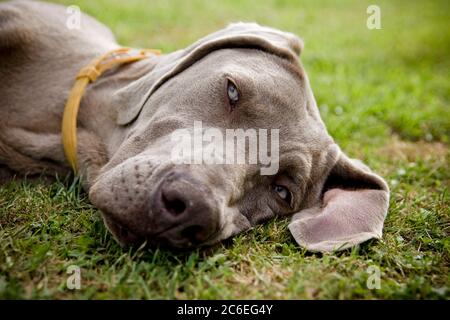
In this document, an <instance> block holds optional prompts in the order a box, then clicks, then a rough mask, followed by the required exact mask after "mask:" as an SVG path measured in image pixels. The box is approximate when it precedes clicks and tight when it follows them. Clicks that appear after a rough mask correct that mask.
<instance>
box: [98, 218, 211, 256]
mask: <svg viewBox="0 0 450 320" xmlns="http://www.w3.org/2000/svg"><path fill="white" fill-rule="evenodd" d="M102 216H103V221H104V222H105V225H106V228H107V229H108V231H109V232H110V233H111V234H112V236H113V237H114V239H115V240H116V241H117V242H118V243H119V245H120V246H121V247H123V248H138V247H140V246H142V245H144V243H145V246H146V247H148V248H154V247H160V248H165V249H169V250H179V251H188V250H193V249H195V248H199V247H207V246H211V245H213V244H216V243H217V242H218V241H217V240H216V241H214V240H213V241H211V240H210V241H207V242H205V243H202V244H192V243H186V242H183V241H171V240H169V239H166V238H164V237H158V236H154V237H142V236H139V235H136V234H135V233H133V232H131V231H130V230H129V229H128V228H126V227H124V226H122V225H120V224H119V223H117V222H115V221H114V220H113V219H111V218H109V217H108V216H107V215H105V214H102Z"/></svg>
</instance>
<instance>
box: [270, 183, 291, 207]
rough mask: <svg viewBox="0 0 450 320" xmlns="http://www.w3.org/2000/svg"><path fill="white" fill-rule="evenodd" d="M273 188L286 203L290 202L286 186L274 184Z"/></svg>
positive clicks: (289, 194)
mask: <svg viewBox="0 0 450 320" xmlns="http://www.w3.org/2000/svg"><path fill="white" fill-rule="evenodd" d="M273 190H274V191H275V192H276V193H277V194H278V196H279V197H280V198H281V199H283V200H284V201H286V202H287V203H290V202H291V193H290V192H289V190H288V189H287V188H286V187H283V186H280V185H274V186H273Z"/></svg>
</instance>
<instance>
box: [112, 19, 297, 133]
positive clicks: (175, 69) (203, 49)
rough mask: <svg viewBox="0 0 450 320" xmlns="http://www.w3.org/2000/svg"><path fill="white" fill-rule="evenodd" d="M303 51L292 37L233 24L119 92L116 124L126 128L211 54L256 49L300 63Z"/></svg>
mask: <svg viewBox="0 0 450 320" xmlns="http://www.w3.org/2000/svg"><path fill="white" fill-rule="evenodd" d="M302 47H303V44H302V42H301V40H300V39H299V38H298V37H296V36H295V35H294V34H292V33H287V32H282V31H279V30H276V29H273V28H269V27H262V26H260V25H258V24H256V23H234V24H231V25H229V26H228V27H227V28H225V29H223V30H220V31H217V32H215V33H212V34H210V35H208V36H206V37H204V38H202V39H200V40H199V41H197V42H195V43H194V44H192V45H191V46H189V47H187V48H186V49H184V50H179V51H176V52H173V53H171V54H168V55H165V56H162V57H161V58H159V61H158V63H157V65H156V66H155V67H154V68H153V70H152V71H151V72H150V73H148V74H147V75H145V76H143V77H141V78H139V79H138V80H136V81H134V82H133V83H131V84H130V85H128V86H126V87H124V88H122V89H121V90H119V91H118V92H116V97H115V98H116V99H117V102H118V103H117V105H118V115H117V123H118V124H120V125H126V124H128V123H130V122H131V121H133V120H134V119H135V118H136V117H137V116H138V115H139V113H140V112H141V110H142V107H143V106H144V104H145V103H146V102H147V100H148V99H149V98H150V96H151V95H152V93H154V92H155V91H156V90H157V89H158V88H159V87H160V86H161V85H162V84H163V83H164V82H166V81H167V80H169V79H170V78H172V77H174V76H175V75H177V74H179V73H180V72H182V71H183V70H185V69H186V68H188V67H189V66H191V65H193V64H194V63H195V62H197V61H198V60H200V59H202V58H203V57H204V56H206V55H207V54H209V53H210V52H212V51H215V50H219V49H226V48H255V49H260V50H263V51H266V52H269V53H272V54H275V55H278V56H280V57H282V58H285V59H288V60H290V61H292V62H294V63H297V60H298V55H299V54H300V52H301V50H302Z"/></svg>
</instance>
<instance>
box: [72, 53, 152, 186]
mask: <svg viewBox="0 0 450 320" xmlns="http://www.w3.org/2000/svg"><path fill="white" fill-rule="evenodd" d="M156 63H157V59H149V60H142V61H138V62H134V63H130V64H127V65H123V66H120V67H117V68H114V69H112V70H111V71H108V72H106V73H105V74H104V75H102V76H101V77H100V78H99V79H98V80H97V81H96V82H94V83H92V84H90V85H89V86H88V88H87V90H86V92H85V94H84V96H83V99H82V101H81V105H80V111H79V115H78V128H77V135H78V139H79V143H78V158H79V159H78V162H79V163H78V165H79V168H80V173H81V174H82V175H83V176H84V179H85V180H86V181H85V184H87V185H86V186H87V187H89V186H90V185H91V184H92V182H93V181H94V180H95V178H96V176H98V174H99V173H100V171H101V168H102V167H103V166H104V165H105V164H106V163H107V162H108V161H109V160H110V159H111V158H112V157H113V155H114V154H115V153H116V151H117V149H118V148H119V147H120V145H121V144H122V143H123V142H124V140H125V139H126V137H127V135H128V133H129V130H130V129H129V127H127V126H120V125H118V124H117V122H116V120H117V108H118V107H119V104H120V107H121V108H123V106H122V105H121V104H123V103H127V102H128V101H123V99H118V98H117V95H116V93H117V91H118V90H120V89H123V88H124V87H126V86H128V85H129V84H131V83H132V82H134V81H136V80H138V79H139V78H141V77H142V76H144V75H145V74H147V73H149V72H151V71H152V69H153V68H154V66H155V65H156ZM149 86H150V84H149ZM136 94H139V93H136ZM130 103H131V102H130ZM130 107H131V106H130Z"/></svg>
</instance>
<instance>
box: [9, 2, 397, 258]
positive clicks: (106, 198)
mask: <svg viewBox="0 0 450 320" xmlns="http://www.w3.org/2000/svg"><path fill="white" fill-rule="evenodd" d="M67 16H68V15H67V12H66V9H65V8H64V7H62V6H59V5H54V4H47V3H41V2H28V1H18V2H8V3H2V4H0V81H1V82H0V97H1V104H0V177H1V180H3V181H5V180H8V179H10V178H11V177H13V176H14V175H27V176H32V175H42V174H48V175H55V174H58V175H67V174H69V173H70V172H71V169H70V166H69V164H68V162H67V160H66V157H65V154H64V151H63V146H62V143H61V119H62V114H63V111H64V106H65V103H66V100H67V98H68V94H69V91H70V89H71V87H72V85H73V83H74V77H75V75H76V74H77V73H78V71H79V70H80V69H81V68H83V67H84V66H85V65H86V64H88V63H89V62H90V61H91V60H92V59H94V58H96V57H98V56H99V55H101V54H103V53H105V52H107V51H110V50H113V49H116V48H119V47H120V46H119V45H118V44H117V43H116V41H115V39H114V36H113V35H112V34H111V32H110V31H109V30H108V29H107V28H106V27H105V26H103V25H101V24H100V23H99V22H97V21H95V20H94V19H93V18H91V17H88V16H86V15H82V16H81V20H80V21H81V28H76V29H70V28H67V27H66V22H67ZM301 50H302V43H301V41H300V40H299V39H298V38H297V37H296V36H295V35H293V34H290V33H286V32H281V31H278V30H275V29H272V28H268V27H261V26H259V25H257V24H253V23H237V24H232V25H230V26H229V27H227V28H225V29H223V30H220V31H218V32H215V33H213V34H210V35H208V36H206V37H204V38H202V39H200V40H199V41H197V42H195V43H194V44H192V45H191V46H189V47H187V48H186V49H183V50H179V51H176V52H172V53H169V54H165V55H160V56H152V57H149V58H148V59H144V60H141V61H138V62H134V63H129V64H125V65H122V66H119V67H116V68H113V69H111V70H110V71H108V72H106V73H105V74H104V75H102V76H101V77H100V78H99V79H98V80H97V81H96V82H94V83H92V84H90V85H89V86H88V89H87V91H86V92H85V93H84V95H83V99H82V102H81V106H80V111H79V116H78V125H77V137H78V149H77V158H78V162H77V166H78V168H79V174H80V176H82V181H83V187H84V188H85V190H86V191H87V192H89V198H90V200H91V202H92V203H93V204H94V205H95V206H96V207H97V208H99V209H100V210H101V212H102V216H103V218H104V221H105V224H106V226H107V227H108V229H109V230H110V231H111V233H112V234H113V235H114V237H115V238H116V239H117V240H118V241H119V242H120V243H121V244H122V245H136V244H140V243H142V242H143V241H148V242H149V243H158V244H165V245H169V246H172V247H178V248H191V247H195V246H201V245H210V244H213V243H216V242H218V241H220V240H222V239H225V238H228V237H230V236H232V235H234V234H236V233H239V232H242V231H244V230H246V229H249V228H251V227H252V226H254V225H255V224H258V223H261V222H263V221H266V220H267V219H270V218H273V217H275V216H292V222H291V223H290V225H289V229H290V231H291V232H292V234H293V236H294V238H295V240H296V241H297V242H298V243H299V244H300V245H301V246H303V247H305V248H307V249H308V250H311V251H333V250H339V249H345V248H348V247H351V246H353V245H356V244H358V243H361V242H363V241H366V240H368V239H370V238H380V237H381V234H382V228H383V222H384V219H385V217H386V214H387V209H388V202H389V190H388V187H387V185H386V183H385V181H384V180H383V179H382V178H380V177H379V176H378V175H376V174H374V173H372V172H371V171H370V170H369V169H368V168H367V167H366V166H365V165H363V164H362V163H361V162H359V161H357V160H352V159H349V158H348V157H347V156H346V155H345V154H344V153H343V152H342V151H341V150H340V149H339V147H338V146H337V145H336V144H335V142H334V141H333V139H332V138H331V137H330V136H329V134H328V133H327V130H326V128H325V126H324V124H323V122H322V120H321V119H320V115H319V112H318V109H317V106H316V102H315V100H314V96H313V93H312V91H311V88H310V85H309V82H308V78H307V76H306V73H305V71H304V69H303V68H302V66H301V64H300V61H299V58H298V57H299V54H300V52H301ZM194 121H201V123H202V124H203V126H204V127H205V128H206V127H208V128H216V129H219V130H222V131H225V130H226V129H238V128H240V129H243V130H247V129H261V128H265V129H278V130H279V159H277V168H278V170H277V172H276V174H273V175H261V173H260V169H261V164H260V163H258V164H242V163H239V164H192V165H189V164H183V163H178V164H177V163H174V162H173V161H171V150H172V149H173V147H174V141H173V139H171V136H172V133H173V132H175V131H176V130H177V129H187V130H191V129H192V128H193V126H194Z"/></svg>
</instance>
